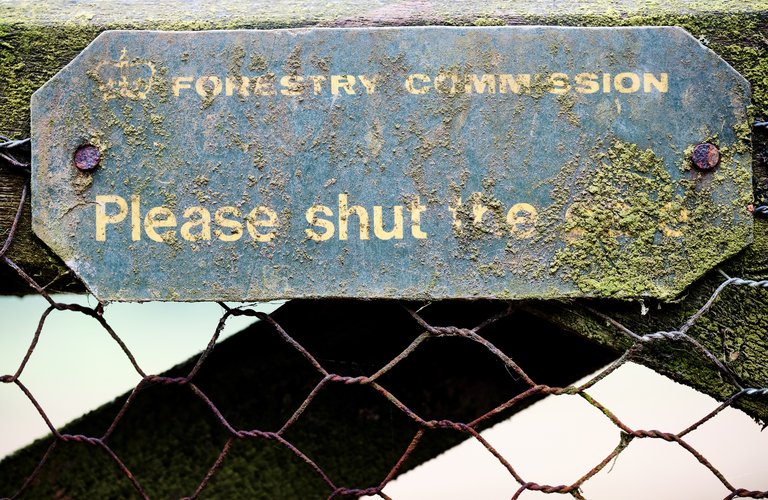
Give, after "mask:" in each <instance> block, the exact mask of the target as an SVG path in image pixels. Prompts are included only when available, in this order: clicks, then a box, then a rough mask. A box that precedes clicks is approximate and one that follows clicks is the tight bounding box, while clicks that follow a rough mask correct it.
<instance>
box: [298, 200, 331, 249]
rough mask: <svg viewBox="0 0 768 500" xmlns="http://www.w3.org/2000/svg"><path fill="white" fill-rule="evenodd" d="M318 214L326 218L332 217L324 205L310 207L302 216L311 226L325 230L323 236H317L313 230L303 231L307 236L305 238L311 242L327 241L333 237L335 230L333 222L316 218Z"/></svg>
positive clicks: (329, 210)
mask: <svg viewBox="0 0 768 500" xmlns="http://www.w3.org/2000/svg"><path fill="white" fill-rule="evenodd" d="M318 213H322V214H323V215H325V216H326V217H330V216H332V215H333V211H332V210H331V209H330V208H328V207H326V206H325V205H312V206H311V207H309V208H308V209H307V212H306V214H304V217H305V218H306V219H307V222H309V223H310V224H312V225H313V226H317V227H321V228H323V229H324V230H325V231H324V232H323V234H318V233H317V232H316V231H315V230H314V229H305V230H304V232H305V233H306V234H307V237H308V238H309V239H310V240H312V241H325V240H329V239H331V238H332V237H333V233H334V232H335V228H334V227H333V222H331V221H329V220H325V219H320V218H318V217H317V214H318Z"/></svg>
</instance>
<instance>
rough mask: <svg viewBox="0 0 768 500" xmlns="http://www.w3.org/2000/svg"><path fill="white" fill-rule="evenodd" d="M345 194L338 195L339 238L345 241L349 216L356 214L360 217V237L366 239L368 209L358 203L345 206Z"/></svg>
mask: <svg viewBox="0 0 768 500" xmlns="http://www.w3.org/2000/svg"><path fill="white" fill-rule="evenodd" d="M347 199H348V197H347V195H346V194H345V193H341V194H340V195H339V239H340V240H342V241H345V240H346V239H347V237H348V235H347V233H348V228H349V216H350V215H357V216H358V217H359V218H360V239H361V240H367V239H368V227H369V223H368V211H367V210H365V209H364V208H363V207H361V206H360V205H352V206H351V207H348V206H347Z"/></svg>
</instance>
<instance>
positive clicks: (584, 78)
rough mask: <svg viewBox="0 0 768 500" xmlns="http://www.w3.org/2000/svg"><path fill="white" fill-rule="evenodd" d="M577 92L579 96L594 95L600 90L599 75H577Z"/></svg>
mask: <svg viewBox="0 0 768 500" xmlns="http://www.w3.org/2000/svg"><path fill="white" fill-rule="evenodd" d="M575 80H576V92H578V93H579V94H594V93H595V92H597V91H598V90H600V84H599V83H597V75H596V74H594V73H579V74H578V75H576V78H575Z"/></svg>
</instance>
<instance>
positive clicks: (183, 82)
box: [171, 76, 193, 97]
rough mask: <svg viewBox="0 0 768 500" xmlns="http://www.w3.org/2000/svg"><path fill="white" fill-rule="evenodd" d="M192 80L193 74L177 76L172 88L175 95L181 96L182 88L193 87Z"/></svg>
mask: <svg viewBox="0 0 768 500" xmlns="http://www.w3.org/2000/svg"><path fill="white" fill-rule="evenodd" d="M192 80H193V78H192V77H191V76H177V77H176V78H174V79H173V84H172V85H171V89H172V90H173V95H175V96H176V97H179V92H180V91H181V89H191V88H192Z"/></svg>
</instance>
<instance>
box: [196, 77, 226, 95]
mask: <svg viewBox="0 0 768 500" xmlns="http://www.w3.org/2000/svg"><path fill="white" fill-rule="evenodd" d="M221 89H222V85H221V78H219V77H218V76H214V75H210V76H201V77H200V78H198V79H197V81H196V82H195V91H197V93H198V95H200V96H201V97H206V96H217V95H219V94H221Z"/></svg>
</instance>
